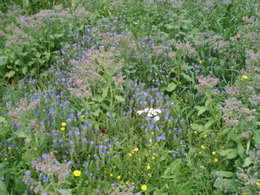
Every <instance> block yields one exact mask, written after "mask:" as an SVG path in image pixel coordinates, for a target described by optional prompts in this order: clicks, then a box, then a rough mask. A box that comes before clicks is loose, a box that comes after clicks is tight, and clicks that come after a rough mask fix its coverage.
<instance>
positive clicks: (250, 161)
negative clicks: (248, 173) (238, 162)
mask: <svg viewBox="0 0 260 195" xmlns="http://www.w3.org/2000/svg"><path fill="white" fill-rule="evenodd" d="M252 163H253V162H252V160H251V158H250V157H247V158H246V159H245V160H244V164H243V167H248V166H249V165H251V164H252Z"/></svg>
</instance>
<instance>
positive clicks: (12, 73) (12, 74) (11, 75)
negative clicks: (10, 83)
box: [5, 70, 15, 78]
mask: <svg viewBox="0 0 260 195" xmlns="http://www.w3.org/2000/svg"><path fill="white" fill-rule="evenodd" d="M14 75H15V71H14V70H11V71H9V72H7V73H6V74H5V77H7V78H11V77H13V76H14Z"/></svg>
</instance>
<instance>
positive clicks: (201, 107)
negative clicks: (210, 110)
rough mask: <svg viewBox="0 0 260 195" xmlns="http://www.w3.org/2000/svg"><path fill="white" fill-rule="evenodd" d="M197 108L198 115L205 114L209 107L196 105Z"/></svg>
mask: <svg viewBox="0 0 260 195" xmlns="http://www.w3.org/2000/svg"><path fill="white" fill-rule="evenodd" d="M195 108H196V109H197V110H198V116H200V115H201V114H203V113H204V112H205V111H207V108H206V107H204V106H195Z"/></svg>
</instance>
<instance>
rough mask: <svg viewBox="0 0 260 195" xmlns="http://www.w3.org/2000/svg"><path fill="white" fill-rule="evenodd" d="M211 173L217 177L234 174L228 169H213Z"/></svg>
mask: <svg viewBox="0 0 260 195" xmlns="http://www.w3.org/2000/svg"><path fill="white" fill-rule="evenodd" d="M212 174H213V175H214V176H217V177H233V176H234V175H235V174H234V173H233V172H229V171H213V172H212Z"/></svg>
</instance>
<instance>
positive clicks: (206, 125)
mask: <svg viewBox="0 0 260 195" xmlns="http://www.w3.org/2000/svg"><path fill="white" fill-rule="evenodd" d="M214 122H215V121H214V119H211V120H209V121H208V122H207V123H206V124H205V125H204V127H205V129H208V128H209V127H210V126H211V125H212V124H213V123H214Z"/></svg>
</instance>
